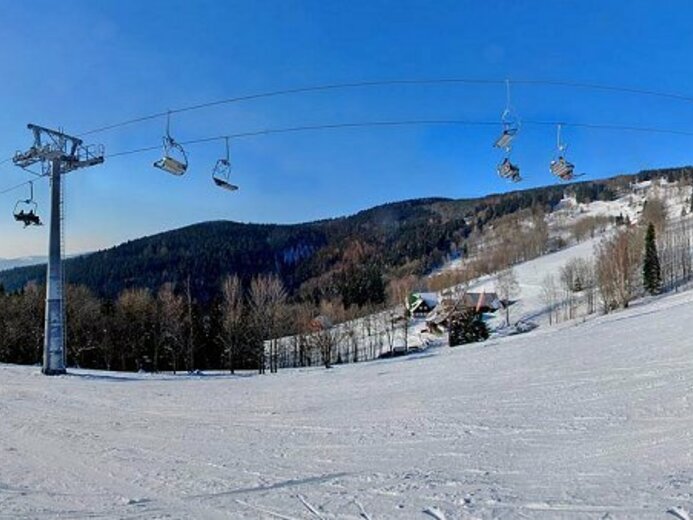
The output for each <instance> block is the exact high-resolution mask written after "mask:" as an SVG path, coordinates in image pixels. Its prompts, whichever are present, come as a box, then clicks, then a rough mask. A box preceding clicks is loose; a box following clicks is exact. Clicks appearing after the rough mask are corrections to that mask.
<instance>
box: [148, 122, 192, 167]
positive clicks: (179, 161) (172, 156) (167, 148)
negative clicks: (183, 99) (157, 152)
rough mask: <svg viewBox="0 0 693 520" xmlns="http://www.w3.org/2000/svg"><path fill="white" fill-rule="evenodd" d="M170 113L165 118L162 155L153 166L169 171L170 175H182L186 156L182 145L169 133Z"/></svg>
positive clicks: (186, 162)
mask: <svg viewBox="0 0 693 520" xmlns="http://www.w3.org/2000/svg"><path fill="white" fill-rule="evenodd" d="M170 120H171V114H170V112H169V114H168V117H167V120H166V135H165V136H164V138H163V139H164V153H163V157H162V158H161V159H159V160H158V161H156V162H155V163H154V167H156V168H159V169H160V170H163V171H165V172H166V173H170V174H171V175H178V176H180V175H183V174H184V173H185V172H186V171H187V170H188V156H187V154H186V153H185V150H184V149H183V147H182V146H181V145H180V144H178V143H177V142H176V141H175V139H173V137H171V134H170V133H169V128H170Z"/></svg>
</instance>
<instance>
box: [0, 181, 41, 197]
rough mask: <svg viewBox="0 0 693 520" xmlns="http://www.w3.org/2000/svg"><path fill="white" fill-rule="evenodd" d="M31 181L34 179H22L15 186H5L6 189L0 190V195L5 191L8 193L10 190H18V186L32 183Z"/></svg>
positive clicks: (21, 186)
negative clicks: (22, 180)
mask: <svg viewBox="0 0 693 520" xmlns="http://www.w3.org/2000/svg"><path fill="white" fill-rule="evenodd" d="M33 183H34V181H24V182H21V183H19V184H17V185H15V186H10V187H9V188H6V189H4V190H2V191H0V195H4V194H6V193H10V192H11V191H15V190H18V189H19V188H23V187H24V186H26V185H33Z"/></svg>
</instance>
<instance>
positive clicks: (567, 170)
mask: <svg viewBox="0 0 693 520" xmlns="http://www.w3.org/2000/svg"><path fill="white" fill-rule="evenodd" d="M567 148H568V145H566V144H565V143H564V142H563V141H561V125H558V127H557V130H556V149H557V150H558V152H557V157H556V158H555V159H554V160H553V161H551V164H550V165H549V169H550V170H551V173H553V174H554V175H555V176H556V177H558V178H559V179H560V180H562V181H564V182H568V181H572V180H573V179H574V178H575V173H574V172H575V165H574V164H573V163H571V162H568V160H567V159H566V158H565V151H566V149H567Z"/></svg>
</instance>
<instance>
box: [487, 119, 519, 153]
mask: <svg viewBox="0 0 693 520" xmlns="http://www.w3.org/2000/svg"><path fill="white" fill-rule="evenodd" d="M517 130H518V129H517V127H514V126H510V125H505V128H503V133H502V134H501V135H500V137H499V138H498V139H496V142H495V143H493V146H495V147H496V148H500V149H501V150H505V151H506V152H509V151H510V148H511V146H512V142H513V139H515V136H516V135H517Z"/></svg>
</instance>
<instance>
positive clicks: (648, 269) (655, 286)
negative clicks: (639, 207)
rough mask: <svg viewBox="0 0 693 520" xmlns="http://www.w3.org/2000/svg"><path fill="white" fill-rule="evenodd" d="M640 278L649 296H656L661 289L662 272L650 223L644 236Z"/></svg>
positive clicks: (652, 226)
mask: <svg viewBox="0 0 693 520" xmlns="http://www.w3.org/2000/svg"><path fill="white" fill-rule="evenodd" d="M642 278H643V285H644V286H645V290H646V291H647V292H648V293H650V294H657V293H658V292H659V291H660V290H661V289H662V270H661V268H660V265H659V256H658V255H657V243H656V239H655V227H654V224H652V223H651V222H650V224H648V226H647V233H646V234H645V258H644V260H643V265H642Z"/></svg>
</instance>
